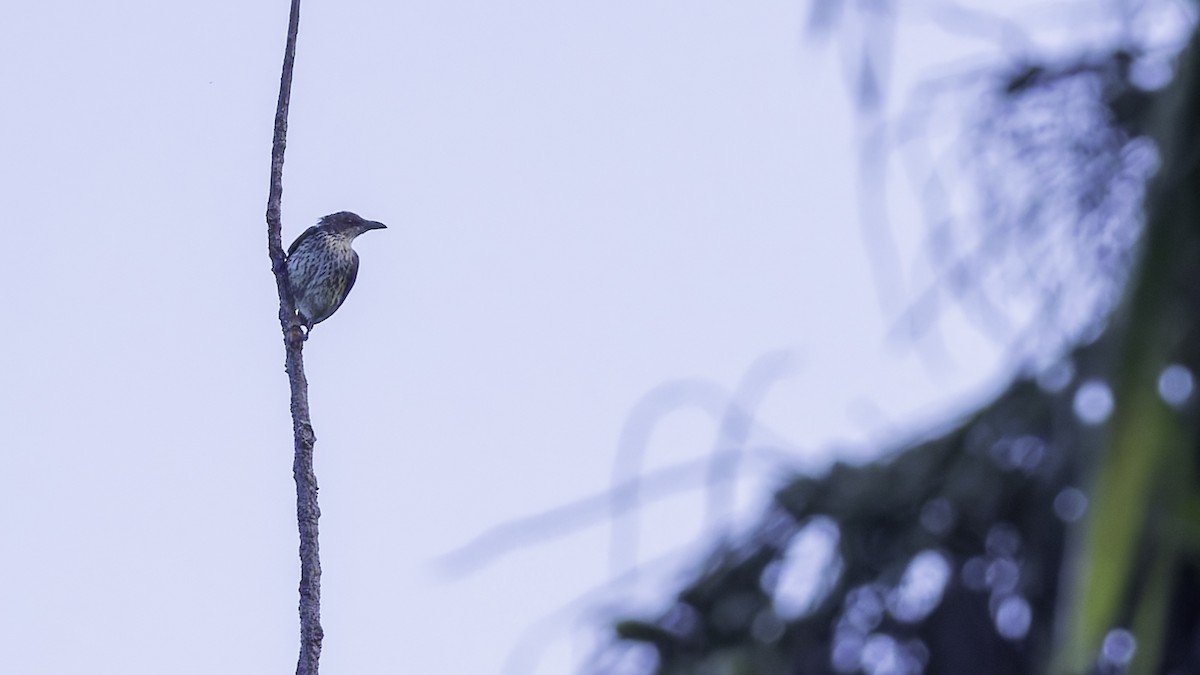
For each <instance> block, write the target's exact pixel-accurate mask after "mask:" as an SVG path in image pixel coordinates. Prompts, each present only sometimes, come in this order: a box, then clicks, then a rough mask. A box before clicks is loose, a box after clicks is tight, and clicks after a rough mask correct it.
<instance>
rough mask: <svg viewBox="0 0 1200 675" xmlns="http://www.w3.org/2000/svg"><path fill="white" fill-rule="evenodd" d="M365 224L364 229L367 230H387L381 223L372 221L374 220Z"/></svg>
mask: <svg viewBox="0 0 1200 675" xmlns="http://www.w3.org/2000/svg"><path fill="white" fill-rule="evenodd" d="M365 224H366V229H368V230H386V229H387V225H384V224H383V223H380V222H378V221H374V220H368V221H367V222H366V223H365Z"/></svg>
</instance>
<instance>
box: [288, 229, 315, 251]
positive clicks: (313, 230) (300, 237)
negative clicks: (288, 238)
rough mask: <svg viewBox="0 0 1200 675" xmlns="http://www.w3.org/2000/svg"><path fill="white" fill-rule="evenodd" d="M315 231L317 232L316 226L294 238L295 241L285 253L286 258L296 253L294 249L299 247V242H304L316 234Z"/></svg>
mask: <svg viewBox="0 0 1200 675" xmlns="http://www.w3.org/2000/svg"><path fill="white" fill-rule="evenodd" d="M316 231H317V226H316V225H313V226H312V227H310V228H308V229H307V230H305V231H304V232H302V233H300V236H299V237H296V241H293V242H292V245H291V246H289V247H288V252H287V254H288V257H289V258H290V257H291V255H292V254H293V253H295V252H296V249H297V248H298V247H299V246H300V242H302V241H304V240H305V239H308V237H309V235H311V234H312V233H313V232H316Z"/></svg>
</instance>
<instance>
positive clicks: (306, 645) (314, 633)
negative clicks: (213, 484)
mask: <svg viewBox="0 0 1200 675" xmlns="http://www.w3.org/2000/svg"><path fill="white" fill-rule="evenodd" d="M299 28H300V0H292V8H291V14H290V16H289V17H288V33H287V47H286V48H285V49H284V54H283V74H282V76H281V77H280V81H279V103H278V105H277V107H276V108H275V137H274V141H273V143H272V146H271V191H270V196H269V197H268V198H267V249H268V251H269V253H270V256H271V271H272V272H274V273H275V284H276V286H277V287H278V290H279V324H280V326H281V327H282V329H283V338H284V348H285V350H286V352H287V374H288V383H289V384H290V385H291V390H292V395H291V408H292V432H293V434H294V436H295V458H294V460H293V463H292V474H293V475H294V477H295V479H296V521H297V524H298V526H299V529H300V658H299V660H298V662H297V664H296V675H317V668H318V662H319V661H320V658H321V639H322V638H323V637H324V632H323V631H322V630H321V558H320V553H319V549H318V546H317V519H318V518H320V516H321V509H320V508H319V507H318V506H317V476H316V474H315V473H314V472H313V444H314V443H315V442H316V436H315V435H314V434H313V429H312V423H311V422H310V420H309V415H308V380H307V379H306V378H305V377H304V353H303V348H304V335H303V333H302V332H301V330H300V322H299V320H298V319H297V318H296V305H295V302H294V301H293V300H292V293H291V289H290V288H289V286H288V277H287V264H286V258H285V256H284V253H283V242H282V240H281V230H282V226H281V223H280V201H281V199H282V197H283V151H284V148H285V147H286V145H287V117H288V103H289V102H290V101H291V96H292V64H293V62H294V61H295V59H296V35H297V33H298V32H299Z"/></svg>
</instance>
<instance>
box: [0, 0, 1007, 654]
mask: <svg viewBox="0 0 1200 675" xmlns="http://www.w3.org/2000/svg"><path fill="white" fill-rule="evenodd" d="M806 10H807V6H806V3H805V2H803V1H801V0H786V1H785V0H765V1H763V2H757V3H729V2H718V1H716V0H701V1H698V2H687V3H684V2H668V1H663V2H652V3H645V2H604V3H563V2H548V1H532V0H531V1H527V2H482V1H476V2H467V1H457V0H446V1H442V2H437V3H432V2H431V3H413V2H407V3H381V2H367V1H354V0H347V1H343V2H338V3H330V2H309V3H307V4H306V5H305V7H304V9H303V13H302V21H301V36H300V47H299V56H298V59H297V71H296V73H297V74H296V82H295V92H294V96H293V99H292V114H291V126H290V129H289V136H288V140H289V147H288V154H287V164H286V169H285V173H284V185H285V188H284V201H283V213H284V223H285V227H284V238H285V245H286V244H287V243H288V242H290V240H291V239H292V238H293V237H295V236H296V235H297V234H298V233H299V232H301V231H302V230H303V229H304V228H306V227H307V226H308V225H310V224H312V223H313V222H314V221H315V220H316V219H317V218H319V217H320V216H322V215H325V214H327V213H330V212H333V211H339V210H344V209H346V210H353V211H356V212H358V213H360V214H361V215H363V216H365V217H367V218H371V219H375V220H381V221H383V222H385V223H387V224H388V225H389V228H390V229H388V230H385V231H382V232H372V233H369V234H368V235H367V236H364V237H363V238H362V239H360V240H359V242H358V244H357V249H358V251H359V253H360V256H361V258H362V268H361V272H360V275H359V278H358V284H357V286H356V287H355V289H354V293H353V294H352V296H351V297H350V299H349V300H348V301H347V302H346V304H345V305H344V306H343V307H342V309H341V310H340V311H339V312H338V314H337V315H336V316H334V317H333V318H332V319H330V320H329V321H327V322H325V323H323V324H321V325H320V326H318V327H317V329H316V331H315V332H314V334H313V336H312V339H311V340H310V341H309V343H308V345H307V347H306V350H305V357H306V362H307V366H308V375H309V382H310V384H311V403H312V411H313V423H314V426H315V429H316V433H317V437H318V444H317V448H316V453H317V454H316V467H317V474H318V477H319V479H320V484H321V507H322V510H323V518H322V520H321V528H322V530H321V546H322V558H323V566H324V571H325V576H324V585H323V591H324V625H325V629H326V636H327V637H326V641H325V650H324V655H323V659H322V665H323V667H324V671H325V672H328V673H359V674H364V675H365V674H369V673H395V672H420V673H489V672H499V670H500V667H501V665H502V664H503V663H504V661H505V659H506V658H507V657H508V655H509V652H510V650H511V648H512V647H513V646H514V645H515V644H516V643H517V641H518V639H519V638H520V637H521V636H522V635H523V633H524V631H526V629H528V628H530V627H531V626H533V625H535V624H536V623H537V622H538V621H539V619H541V618H543V617H545V616H547V615H548V614H550V613H551V612H553V611H554V610H555V609H556V608H558V607H560V606H562V605H564V604H566V603H568V602H570V601H571V600H572V599H573V598H575V597H576V596H578V595H579V594H581V593H583V592H585V591H586V590H587V589H589V588H593V587H595V586H597V585H599V584H601V583H603V582H604V581H605V580H606V579H607V578H608V574H609V570H608V569H607V564H608V559H609V554H608V550H607V532H606V530H605V529H604V528H594V529H590V530H586V531H583V532H581V533H579V534H577V535H573V536H570V537H567V538H565V539H563V540H561V541H558V542H555V543H552V544H548V545H544V546H539V547H536V548H530V549H527V550H523V551H520V552H517V553H515V554H513V555H509V556H506V557H504V558H502V559H501V560H500V561H499V562H497V563H496V564H495V565H494V566H492V567H489V568H487V569H486V570H485V571H483V572H480V573H478V574H476V575H474V576H471V577H468V578H466V579H465V580H461V581H455V582H448V581H446V580H444V579H442V578H440V577H439V576H438V575H437V574H435V567H434V560H435V559H436V558H437V557H438V556H439V555H441V554H443V553H445V552H447V551H449V550H451V549H453V548H455V547H457V546H459V545H461V544H464V543H466V542H467V541H469V540H470V539H471V538H472V537H473V536H475V535H476V534H479V533H480V532H483V531H484V530H486V529H487V528H488V527H490V526H493V525H496V524H498V523H501V522H503V521H506V520H508V519H512V518H516V517H520V516H523V515H527V514H530V513H534V512H538V511H541V510H545V509H549V508H552V507H554V506H556V505H559V504H562V503H565V502H569V501H571V500H573V499H576V498H579V497H582V496H584V495H588V494H593V493H597V492H600V491H603V490H604V489H605V488H606V486H607V485H608V481H609V478H610V476H611V473H612V462H613V458H614V450H615V447H616V443H617V439H618V437H619V434H620V432H621V428H622V424H623V423H624V420H625V417H626V415H627V414H628V413H629V411H630V409H631V407H632V406H633V405H634V403H635V402H636V401H637V400H638V399H639V398H640V397H641V396H642V395H644V394H645V393H646V392H647V391H649V390H651V389H652V388H654V387H655V386H657V385H659V384H661V383H663V382H666V381H670V380H672V379H676V378H697V379H702V380H708V381H711V382H712V383H715V384H716V385H719V386H720V387H723V388H725V389H733V388H734V387H735V386H736V385H737V382H738V380H739V378H740V377H741V376H742V374H743V373H744V371H745V370H746V368H748V367H749V366H750V364H751V363H753V362H754V361H755V360H756V359H757V358H759V357H760V356H762V355H763V354H765V353H768V352H771V351H775V350H786V351H788V352H789V353H790V354H791V355H792V359H791V362H792V364H793V365H792V368H791V371H790V374H789V375H788V376H787V377H786V378H785V379H783V380H782V381H780V382H779V383H778V385H777V386H775V387H774V388H772V389H771V390H770V392H769V394H768V396H767V398H766V400H765V401H764V403H763V405H762V406H761V408H760V410H759V411H758V412H759V413H760V415H761V419H762V421H763V423H764V424H766V425H768V426H770V427H771V428H772V429H773V430H774V431H775V432H777V433H778V434H780V435H781V436H782V437H783V438H784V439H786V440H787V441H788V442H789V443H790V444H791V445H792V446H794V447H795V448H797V450H796V456H795V461H796V463H797V464H798V465H801V466H806V467H820V466H823V465H824V464H825V463H826V462H828V461H829V458H830V457H831V456H832V453H831V451H830V450H831V449H835V451H840V452H843V453H845V454H847V455H849V456H853V457H865V456H869V453H870V452H871V451H872V450H873V448H875V447H876V445H877V443H878V442H879V441H880V440H881V439H890V438H892V436H891V434H892V432H893V431H894V429H895V428H896V427H899V428H901V429H903V430H916V429H920V428H921V427H922V425H923V424H925V423H926V422H928V421H930V420H937V419H944V418H945V417H946V416H947V415H949V414H951V413H952V411H954V410H959V409H962V408H964V407H966V406H969V405H971V403H972V402H973V401H975V400H978V398H979V396H981V395H983V394H985V393H986V392H987V391H988V390H989V387H988V384H987V383H988V382H989V381H993V382H994V381H997V378H1001V377H1002V375H1003V369H1002V368H1001V367H1000V366H999V365H998V361H997V357H996V354H995V350H994V349H992V348H991V347H989V344H990V343H989V342H988V341H987V339H986V338H985V337H983V336H981V335H979V334H978V333H977V332H972V331H971V330H968V329H965V328H963V324H962V322H961V321H960V320H957V319H955V318H954V317H953V316H951V317H949V318H948V327H947V335H948V341H949V344H950V349H951V352H952V353H954V354H955V356H956V357H957V359H958V365H959V368H958V369H957V370H954V371H951V372H946V373H943V374H941V375H940V376H936V377H935V376H933V375H930V374H929V373H928V372H927V371H926V370H925V369H924V368H923V367H922V365H921V364H920V362H919V361H918V360H917V359H915V358H914V357H913V356H912V355H911V354H909V353H907V352H905V351H904V350H896V349H889V348H887V347H886V346H885V334H886V332H887V330H888V328H889V326H890V325H891V321H892V319H893V317H887V316H884V315H883V314H882V313H881V310H880V309H879V304H878V302H877V300H876V298H875V296H874V292H875V291H874V286H873V279H872V277H871V271H870V269H869V263H868V259H867V257H866V255H865V253H864V248H863V245H862V241H861V238H860V233H859V226H858V222H857V212H856V210H855V200H856V198H857V195H856V191H855V181H856V170H857V169H856V166H855V158H856V155H857V147H858V146H857V140H856V131H855V126H854V120H853V113H852V108H851V105H850V103H849V96H848V94H847V92H846V88H845V82H844V80H843V68H842V66H841V63H840V61H839V50H838V49H836V48H835V49H826V48H821V47H819V46H818V45H814V44H809V43H806V42H805V40H804V37H803V30H802V29H803V24H804V15H805V12H806ZM286 11H287V3H286V2H283V1H280V2H274V3H269V4H268V3H244V2H228V1H224V0H217V1H214V2H207V3H199V4H195V3H193V4H179V3H161V2H149V1H144V2H117V3H92V2H82V1H80V0H63V1H61V2H42V3H25V4H24V5H22V6H21V8H20V9H16V8H11V9H10V11H9V12H8V14H9V17H8V19H7V20H6V21H4V22H2V23H0V82H3V83H4V84H3V89H4V95H3V103H2V104H0V200H2V203H3V211H4V224H3V228H4V233H5V234H4V239H3V241H4V243H5V251H6V252H7V253H6V255H5V256H4V265H3V266H0V283H2V284H3V286H4V288H6V289H7V292H6V293H5V299H6V302H5V306H6V309H7V312H6V314H7V317H8V320H7V321H6V322H5V327H4V329H3V331H0V347H3V349H2V350H0V354H3V356H0V381H2V382H3V386H2V387H0V418H2V422H3V427H4V438H5V440H4V450H3V451H2V452H0V512H2V513H3V514H4V517H3V518H0V542H3V543H2V544H0V546H2V549H0V578H3V579H4V580H5V581H4V583H3V584H2V585H0V653H3V654H4V655H5V657H4V660H5V667H6V669H8V672H11V673H14V674H18V673H19V674H25V673H30V674H34V673H38V674H40V673H55V674H69V673H83V672H92V673H94V672H112V673H122V674H123V675H140V674H143V673H145V674H156V675H157V674H160V673H173V674H177V675H185V674H187V673H200V672H213V671H218V672H223V673H230V674H238V673H267V672H291V671H292V670H293V669H294V667H295V666H294V664H295V657H296V648H297V635H298V629H297V619H296V611H295V606H296V585H297V579H298V566H297V560H296V533H295V529H296V526H295V520H294V509H295V506H294V488H293V483H292V477H291V447H292V446H291V437H290V422H289V418H288V410H287V382H286V379H285V376H284V373H283V352H282V343H281V338H280V335H279V326H278V323H277V320H276V311H277V310H276V308H277V304H276V303H277V300H276V298H275V285H274V281H273V279H272V278H271V276H270V272H269V265H268V261H267V257H266V243H265V233H264V229H265V228H264V222H263V216H262V214H263V211H264V209H265V200H266V188H267V175H268V166H269V161H268V160H269V150H270V138H271V124H272V120H273V114H274V105H275V98H276V95H277V87H278V76H279V64H280V60H281V55H282V45H283V36H284V28H285V24H286ZM938 35H942V36H943V37H936V36H938ZM966 47H968V48H971V49H976V48H980V49H981V50H982V51H981V53H988V50H987V49H986V45H984V46H983V47H980V45H978V44H976V45H974V46H971V45H970V44H967V45H966ZM897 48H898V50H899V53H901V54H903V55H904V56H903V58H901V59H900V60H899V61H898V69H899V70H898V73H897V77H898V78H899V80H900V81H901V82H903V81H905V78H906V77H909V76H911V73H914V72H918V71H920V70H921V69H922V68H924V67H925V66H926V65H928V64H929V63H933V62H938V61H939V60H943V59H945V58H946V57H947V55H948V54H958V53H962V50H963V49H964V43H963V42H962V41H960V40H950V39H948V38H945V37H944V34H943V33H941V32H939V31H938V30H935V29H933V28H931V27H929V26H928V25H927V24H924V23H921V22H920V21H918V22H917V23H916V25H915V27H912V28H910V29H906V31H905V32H904V33H902V34H901V39H900V41H899V42H898V43H897ZM980 49H976V51H979V50H980ZM899 201H900V203H901V207H900V208H899V213H898V214H897V217H896V220H895V227H896V230H897V236H898V237H899V239H900V243H901V247H902V249H903V250H904V251H905V252H906V254H907V253H911V252H913V251H915V249H916V246H918V244H919V241H920V235H921V232H922V224H921V223H920V221H919V218H918V216H917V215H916V214H915V213H913V211H912V209H911V206H905V205H904V204H905V203H907V202H906V200H904V199H900V200H899ZM908 262H911V259H909V260H908ZM714 424H715V422H714V421H713V420H711V419H709V418H706V417H704V416H703V415H700V414H697V413H680V414H678V415H675V416H673V417H671V418H670V419H668V420H667V422H666V423H665V424H664V426H663V427H662V428H661V429H659V430H658V433H656V435H655V436H654V438H653V442H652V446H651V450H650V458H649V460H648V463H649V464H650V465H651V466H662V465H665V464H669V463H672V462H677V461H683V460H686V459H689V458H695V457H699V456H702V455H703V454H704V453H705V452H707V451H708V449H709V446H710V444H711V435H712V433H713V429H714ZM763 468H764V467H763V466H762V465H761V464H758V465H755V464H753V463H752V464H751V466H750V472H751V473H755V471H757V473H756V474H755V475H754V476H751V477H750V478H749V479H748V482H747V483H746V484H745V485H744V486H743V487H744V488H745V487H747V486H752V485H758V486H761V485H763V484H764V483H765V482H769V481H770V480H772V479H773V478H774V476H772V475H770V474H766V473H764V472H763ZM740 495H741V497H742V498H741V499H740V500H739V504H738V505H736V507H735V508H733V511H735V512H736V513H737V514H739V516H738V517H740V518H746V517H751V516H752V515H753V513H755V509H756V507H757V504H759V503H761V502H760V500H761V495H759V496H755V493H754V492H753V490H752V489H743V490H742V491H741V493H740ZM703 503H704V502H703V495H702V494H701V493H700V492H698V491H697V492H695V493H691V494H688V495H685V496H683V497H681V498H678V499H674V500H671V501H669V502H666V503H664V504H661V505H657V506H655V507H654V508H652V509H649V510H648V511H647V512H646V513H645V520H644V527H645V530H644V532H643V535H642V551H641V555H642V557H643V559H649V558H652V557H654V556H657V555H660V554H662V553H665V552H668V551H672V550H677V549H681V547H691V548H690V550H699V548H698V547H697V545H698V542H699V541H700V540H698V539H697V537H698V535H700V533H701V529H702V525H701V511H702V507H703ZM685 550H686V548H685ZM661 571H662V573H663V575H664V576H665V577H666V578H674V579H679V578H682V576H681V575H684V574H686V571H687V566H686V564H685V560H684V559H681V560H680V565H678V566H674V567H666V568H662V570H661ZM657 578H659V579H661V578H662V577H657ZM667 590H669V589H663V588H661V587H660V588H659V590H658V592H659V594H661V593H664V592H666V591H667ZM654 597H656V596H655V593H654V592H650V593H647V592H646V588H645V587H642V588H640V589H633V590H631V595H630V596H628V599H626V596H624V595H614V596H612V597H610V598H606V599H605V601H604V602H602V603H597V606H598V607H600V606H604V607H611V606H614V605H615V606H620V605H621V603H623V602H628V603H629V604H628V606H629V607H631V608H632V607H638V608H643V609H645V608H652V607H653V606H654V603H653V598H654ZM659 597H661V595H660V596H659ZM602 616H603V615H601V617H602ZM589 621H590V623H589ZM601 625H602V618H599V617H597V616H596V615H589V616H587V617H584V618H583V619H581V620H580V622H579V624H578V626H579V628H580V630H575V629H573V628H572V627H571V624H569V623H564V624H563V625H560V630H557V631H555V632H552V633H551V634H550V635H549V637H548V638H547V641H548V642H549V644H548V649H547V651H546V653H545V654H544V655H543V657H544V658H543V659H542V660H541V662H540V663H541V669H540V670H536V671H530V672H537V673H562V672H564V670H565V669H566V667H567V666H566V664H568V663H570V662H571V661H573V660H574V659H577V658H578V657H579V654H581V653H586V648H587V647H588V645H589V644H591V642H592V641H593V640H594V639H596V632H595V631H589V630H587V629H588V628H589V627H590V628H595V627H596V626H601ZM551 638H552V639H553V641H550V639H551Z"/></svg>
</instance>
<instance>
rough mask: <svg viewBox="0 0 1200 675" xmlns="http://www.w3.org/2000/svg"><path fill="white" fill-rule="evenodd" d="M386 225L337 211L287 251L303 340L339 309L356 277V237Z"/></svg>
mask: <svg viewBox="0 0 1200 675" xmlns="http://www.w3.org/2000/svg"><path fill="white" fill-rule="evenodd" d="M386 228H387V225H384V224H383V223H379V222H376V221H374V220H366V219H364V218H362V217H361V216H359V215H358V214H356V213H351V212H349V211H339V212H337V213H331V214H329V215H328V216H325V217H324V218H322V219H321V220H320V221H318V222H317V224H316V225H313V226H312V227H310V228H308V229H307V230H305V231H304V232H303V233H302V234H301V235H300V236H299V237H296V241H293V242H292V245H291V246H289V247H288V251H287V274H288V284H289V286H290V288H291V291H292V300H294V301H295V304H296V311H297V313H298V315H299V318H300V323H301V324H303V326H304V330H305V337H307V336H308V334H309V333H311V332H312V327H313V326H314V325H315V324H318V323H321V322H322V321H324V320H325V319H328V318H329V317H330V316H332V315H333V313H334V312H336V311H337V310H338V307H341V306H342V303H343V302H345V300H346V296H347V295H349V294H350V289H351V288H353V287H354V280H355V278H356V277H357V276H358V254H357V253H355V252H354V249H353V248H351V244H353V243H354V239H355V237H357V236H358V235H360V234H362V233H363V232H366V231H368V230H382V229H386Z"/></svg>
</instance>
